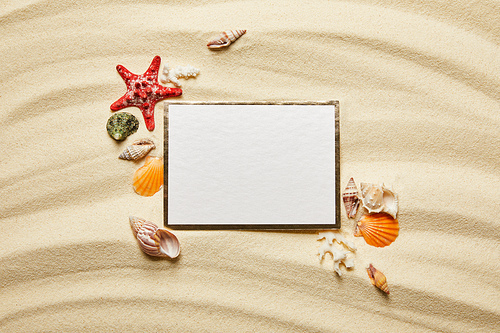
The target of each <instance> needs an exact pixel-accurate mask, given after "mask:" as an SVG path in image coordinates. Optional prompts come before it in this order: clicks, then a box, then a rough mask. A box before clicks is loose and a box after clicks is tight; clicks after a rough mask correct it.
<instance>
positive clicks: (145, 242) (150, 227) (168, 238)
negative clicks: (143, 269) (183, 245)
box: [129, 216, 180, 259]
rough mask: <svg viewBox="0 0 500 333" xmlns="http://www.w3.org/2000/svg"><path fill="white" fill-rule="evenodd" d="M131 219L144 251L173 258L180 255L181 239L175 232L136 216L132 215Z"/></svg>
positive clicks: (151, 254)
mask: <svg viewBox="0 0 500 333" xmlns="http://www.w3.org/2000/svg"><path fill="white" fill-rule="evenodd" d="M129 220H130V226H131V228H132V231H133V232H134V236H135V237H136V238H137V242H138V243H139V247H140V248H141V250H142V251H143V252H144V253H146V254H148V255H150V256H154V257H169V258H172V259H174V258H176V257H177V256H178V255H179V252H180V244H179V240H178V239H177V237H175V235H174V234H173V233H171V232H170V231H168V230H167V229H163V228H158V226H156V225H155V224H154V223H151V222H149V221H146V220H144V219H141V218H138V217H135V216H130V217H129Z"/></svg>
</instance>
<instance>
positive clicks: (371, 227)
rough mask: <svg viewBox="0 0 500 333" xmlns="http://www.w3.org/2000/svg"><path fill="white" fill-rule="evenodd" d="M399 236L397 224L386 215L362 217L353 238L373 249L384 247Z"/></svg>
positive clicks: (377, 214)
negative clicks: (363, 241)
mask: <svg viewBox="0 0 500 333" xmlns="http://www.w3.org/2000/svg"><path fill="white" fill-rule="evenodd" d="M398 235H399V222H398V220H396V219H394V218H393V217H392V216H391V215H389V214H387V213H376V214H369V215H364V216H363V217H361V218H360V219H359V221H358V224H357V226H356V230H355V232H354V236H356V237H361V236H363V238H364V239H365V241H366V243H367V244H369V245H372V246H375V247H385V246H387V245H390V244H391V243H392V242H394V241H395V240H396V238H397V237H398Z"/></svg>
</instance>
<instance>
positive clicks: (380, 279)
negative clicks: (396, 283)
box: [366, 264, 389, 294]
mask: <svg viewBox="0 0 500 333" xmlns="http://www.w3.org/2000/svg"><path fill="white" fill-rule="evenodd" d="M366 272H367V273H368V277H369V278H370V281H371V282H372V284H373V285H374V286H375V287H377V288H379V289H380V290H382V291H383V292H385V293H387V294H389V286H388V285H387V278H386V277H385V275H384V274H383V273H382V272H381V271H379V270H378V269H376V268H375V267H373V265H372V264H370V266H368V268H367V269H366Z"/></svg>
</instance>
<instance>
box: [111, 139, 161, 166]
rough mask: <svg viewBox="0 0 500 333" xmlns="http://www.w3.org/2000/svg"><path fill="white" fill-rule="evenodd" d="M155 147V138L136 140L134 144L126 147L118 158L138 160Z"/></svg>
mask: <svg viewBox="0 0 500 333" xmlns="http://www.w3.org/2000/svg"><path fill="white" fill-rule="evenodd" d="M154 148H156V147H155V144H154V142H153V140H150V139H140V140H137V141H134V142H133V143H132V145H130V146H128V147H127V148H125V150H124V151H123V153H121V154H120V156H118V158H121V159H122V160H129V161H132V160H133V161H137V160H140V159H141V158H143V157H144V156H146V155H147V154H148V153H149V152H150V151H151V149H154Z"/></svg>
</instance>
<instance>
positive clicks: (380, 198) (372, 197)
mask: <svg viewBox="0 0 500 333" xmlns="http://www.w3.org/2000/svg"><path fill="white" fill-rule="evenodd" d="M361 196H362V199H361V200H362V202H363V207H365V208H366V209H367V210H368V212H369V213H380V212H381V211H382V210H383V209H384V190H383V186H382V185H375V184H367V183H361Z"/></svg>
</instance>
